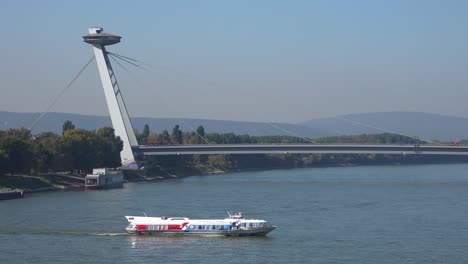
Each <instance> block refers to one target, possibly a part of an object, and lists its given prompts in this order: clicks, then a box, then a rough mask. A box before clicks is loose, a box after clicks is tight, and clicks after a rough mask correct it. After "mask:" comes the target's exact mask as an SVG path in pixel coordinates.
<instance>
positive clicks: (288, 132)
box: [265, 122, 315, 143]
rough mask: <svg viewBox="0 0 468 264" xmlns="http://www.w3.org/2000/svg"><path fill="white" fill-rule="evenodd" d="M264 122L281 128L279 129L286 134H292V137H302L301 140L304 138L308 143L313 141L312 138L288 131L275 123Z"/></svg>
mask: <svg viewBox="0 0 468 264" xmlns="http://www.w3.org/2000/svg"><path fill="white" fill-rule="evenodd" d="M265 124H268V125H270V126H272V127H273V128H276V129H279V130H281V131H283V132H286V133H287V134H289V135H292V136H294V137H298V138H300V139H302V140H305V141H308V142H310V143H315V142H314V141H313V140H310V139H308V138H305V137H302V136H300V135H298V134H296V133H293V132H291V131H288V130H286V129H284V128H282V127H279V126H277V125H274V124H273V123H269V122H265Z"/></svg>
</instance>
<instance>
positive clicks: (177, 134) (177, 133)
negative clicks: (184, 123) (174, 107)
mask: <svg viewBox="0 0 468 264" xmlns="http://www.w3.org/2000/svg"><path fill="white" fill-rule="evenodd" d="M171 141H172V142H173V143H175V144H182V141H183V138H182V131H181V130H180V129H179V125H175V126H174V128H173V129H172V135H171Z"/></svg>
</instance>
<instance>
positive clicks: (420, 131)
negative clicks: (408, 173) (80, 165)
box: [0, 111, 468, 141]
mask: <svg viewBox="0 0 468 264" xmlns="http://www.w3.org/2000/svg"><path fill="white" fill-rule="evenodd" d="M39 115H40V113H16V112H6V111H0V129H1V130H4V129H7V128H20V127H26V128H29V127H30V126H31V124H32V123H33V122H34V120H35V119H36V118H37V117H38V116H39ZM66 120H71V121H72V122H73V123H74V124H75V126H76V127H77V128H83V129H89V130H93V129H97V128H101V127H104V126H111V121H110V118H109V117H108V116H92V115H80V114H70V113H49V114H47V116H46V117H45V118H44V119H43V120H42V121H41V122H40V123H39V124H38V126H37V127H36V128H35V130H34V131H33V133H40V132H44V131H52V132H54V133H61V132H62V125H63V123H64V122H65V121H66ZM132 123H133V125H134V128H135V129H137V130H140V131H141V130H142V129H143V126H144V125H145V124H148V125H149V126H150V130H151V131H152V132H158V133H160V132H161V131H162V130H164V129H167V130H168V131H169V133H170V132H171V130H172V128H173V127H174V126H175V125H176V124H178V125H180V127H181V129H182V130H183V131H191V130H192V129H196V128H197V127H198V126H199V125H202V126H203V127H204V128H205V131H206V132H208V133H214V132H217V133H229V132H233V133H236V134H250V135H256V136H264V135H288V133H289V135H292V134H296V135H300V136H304V137H311V138H317V137H326V136H337V135H355V134H363V133H366V134H377V133H383V132H392V131H393V132H398V133H400V134H404V135H408V136H419V137H420V138H422V139H428V140H434V139H438V140H447V141H457V140H460V139H467V138H468V118H463V117H453V116H444V115H438V114H429V113H420V112H377V113H361V114H349V115H341V116H337V117H332V118H321V119H312V120H309V121H305V122H302V123H299V124H290V123H273V124H270V123H266V122H243V121H228V120H210V119H191V118H148V117H134V118H132ZM286 131H287V132H286Z"/></svg>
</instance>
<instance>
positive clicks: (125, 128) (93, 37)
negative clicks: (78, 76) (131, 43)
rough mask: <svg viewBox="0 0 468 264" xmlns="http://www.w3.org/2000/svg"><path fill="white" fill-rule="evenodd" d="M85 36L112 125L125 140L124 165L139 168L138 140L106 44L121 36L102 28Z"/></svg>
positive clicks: (117, 39)
mask: <svg viewBox="0 0 468 264" xmlns="http://www.w3.org/2000/svg"><path fill="white" fill-rule="evenodd" d="M83 38H84V41H85V42H86V43H89V44H91V45H92V46H93V50H94V55H95V57H96V62H97V66H98V70H99V75H100V77H101V82H102V87H103V88H104V95H105V96H106V101H107V107H108V109H109V114H110V117H111V121H112V126H113V128H114V130H115V135H116V136H119V137H120V139H121V140H122V141H123V150H122V151H121V152H120V158H121V160H122V167H125V168H133V169H136V168H138V164H137V162H136V159H135V156H134V154H133V150H132V146H133V147H136V146H138V142H137V139H136V136H135V133H134V131H133V126H132V123H131V121H130V117H129V115H128V112H127V107H126V106H125V102H124V99H123V97H122V93H121V91H120V88H119V85H118V83H117V79H116V77H115V73H114V70H113V69H112V65H111V63H110V61H109V56H108V54H107V52H106V48H105V46H108V45H113V44H116V43H119V42H120V38H121V37H120V36H116V35H112V34H108V33H103V29H102V28H90V29H89V35H86V36H84V37H83Z"/></svg>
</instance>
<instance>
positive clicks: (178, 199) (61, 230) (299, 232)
mask: <svg viewBox="0 0 468 264" xmlns="http://www.w3.org/2000/svg"><path fill="white" fill-rule="evenodd" d="M226 210H231V211H241V212H243V213H244V215H245V216H246V217H252V218H261V219H265V220H268V221H270V222H271V223H272V224H274V225H277V226H278V228H277V230H275V231H273V232H272V233H270V234H269V235H268V236H267V237H260V238H257V237H244V238H224V237H157V236H133V235H127V234H125V233H124V232H123V230H124V228H125V226H126V225H127V222H126V220H125V218H124V215H141V214H143V212H145V213H146V214H148V215H165V216H186V217H189V218H224V217H225V216H226V213H225V211H226ZM467 249H468V165H466V164H462V165H424V166H372V167H337V168H313V169H296V170H274V171H260V172H244V173H230V174H225V175H212V176H194V177H188V178H184V179H174V180H166V181H162V182H155V183H130V184H126V185H125V187H124V188H123V189H115V190H107V191H84V192H81V191H79V192H78V191H75V192H56V193H41V194H34V195H32V194H31V195H27V197H26V198H25V199H19V200H10V201H0V263H216V264H219V263H380V264H381V263H392V264H394V263H466V261H467V260H468V250H467Z"/></svg>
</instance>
